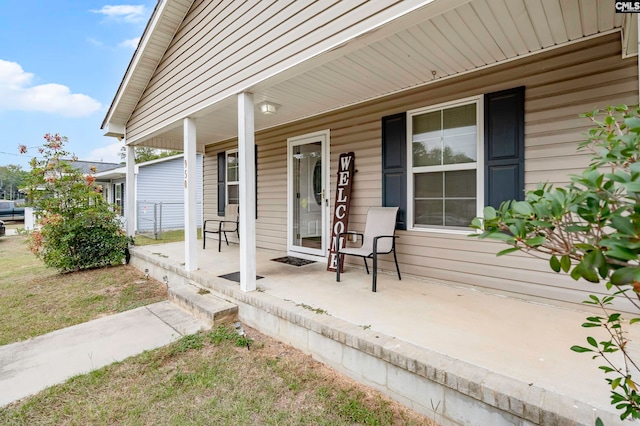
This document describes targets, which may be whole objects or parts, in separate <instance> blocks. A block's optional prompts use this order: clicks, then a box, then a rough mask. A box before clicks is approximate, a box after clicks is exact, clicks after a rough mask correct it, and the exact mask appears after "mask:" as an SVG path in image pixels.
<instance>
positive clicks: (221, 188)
mask: <svg viewBox="0 0 640 426" xmlns="http://www.w3.org/2000/svg"><path fill="white" fill-rule="evenodd" d="M226 183H227V156H226V153H225V152H219V153H218V216H224V208H225V206H226V205H227V201H226V193H227V191H226V190H227V188H226Z"/></svg>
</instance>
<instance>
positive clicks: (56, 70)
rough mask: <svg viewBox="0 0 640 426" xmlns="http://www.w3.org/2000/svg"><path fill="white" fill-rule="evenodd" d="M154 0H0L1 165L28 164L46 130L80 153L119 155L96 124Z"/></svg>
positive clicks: (112, 157) (102, 156) (88, 157)
mask: <svg viewBox="0 0 640 426" xmlns="http://www.w3.org/2000/svg"><path fill="white" fill-rule="evenodd" d="M155 3H156V1H155V0H140V1H137V2H134V1H130V2H126V3H117V2H114V1H109V0H104V1H95V0H0V166H4V165H7V164H18V165H21V166H22V168H23V169H24V170H28V169H29V166H28V162H29V160H30V159H31V158H32V157H33V156H36V155H37V147H38V146H39V145H41V144H42V142H43V141H44V139H43V135H44V134H46V133H60V134H61V135H64V136H67V137H68V138H69V143H68V145H67V148H68V150H69V151H71V152H73V153H75V154H76V155H77V156H78V158H79V159H80V160H96V161H98V160H103V161H115V162H119V161H120V159H119V157H118V155H117V154H118V152H119V150H120V147H121V143H119V142H118V141H117V140H116V139H114V138H107V137H104V136H103V135H102V130H100V125H101V124H102V120H103V118H104V116H105V114H106V111H107V109H108V108H109V105H110V104H111V100H112V99H113V96H114V95H115V93H116V90H117V88H118V85H119V84H120V81H121V80H122V77H123V76H124V72H125V70H126V68H127V65H128V64H129V61H130V60H131V57H132V55H133V52H134V50H135V47H136V46H137V42H138V40H139V37H140V36H141V35H142V32H143V31H144V27H145V25H146V23H147V20H148V19H149V16H150V15H151V13H152V11H153V8H154V6H155ZM21 144H23V145H26V146H27V147H28V148H29V150H28V152H27V154H22V155H20V154H19V153H18V145H21Z"/></svg>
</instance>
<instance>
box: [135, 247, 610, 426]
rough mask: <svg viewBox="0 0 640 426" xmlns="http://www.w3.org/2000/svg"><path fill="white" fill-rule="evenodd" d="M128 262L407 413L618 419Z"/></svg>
mask: <svg viewBox="0 0 640 426" xmlns="http://www.w3.org/2000/svg"><path fill="white" fill-rule="evenodd" d="M132 264H133V265H134V266H136V267H137V268H138V269H141V270H144V269H148V270H149V272H150V274H151V276H153V277H154V278H158V279H161V277H162V276H166V277H168V279H169V280H170V281H172V282H175V283H182V284H185V283H189V282H193V283H195V284H197V285H198V286H201V287H204V288H207V289H209V290H210V291H211V294H213V295H215V296H217V297H219V298H221V299H224V300H227V301H229V302H231V303H233V304H235V305H237V306H238V319H239V320H240V321H242V322H243V323H245V324H247V325H249V326H250V327H253V328H255V329H257V330H259V331H260V332H262V333H264V334H267V335H269V336H271V337H274V338H276V339H278V340H280V341H283V342H285V343H288V344H290V345H292V346H294V347H296V348H298V349H300V350H302V351H303V352H305V353H309V354H311V355H312V356H313V357H314V358H316V359H318V360H320V361H322V362H324V363H326V364H327V365H329V366H331V367H332V368H334V369H336V370H337V371H340V372H342V373H344V374H346V375H348V376H350V377H352V378H354V379H356V380H358V381H360V382H361V383H364V384H366V385H368V386H371V387H372V388H374V389H377V390H379V391H381V392H383V393H385V394H387V395H389V396H390V397H391V398H393V399H395V400H397V401H399V402H400V403H402V404H405V405H406V406H408V407H410V408H412V409H413V410H415V411H417V412H420V413H423V414H425V415H427V416H429V417H432V418H434V419H435V420H436V421H437V422H439V423H440V424H441V425H443V426H447V425H489V424H490V425H505V426H506V425H523V426H525V425H527V426H528V425H536V424H540V425H554V426H555V425H590V426H591V425H593V424H595V420H596V418H597V417H600V418H601V419H602V420H603V422H604V424H619V423H620V419H619V417H618V416H617V415H616V414H615V413H613V412H609V411H603V410H598V409H595V408H594V407H592V406H589V405H587V404H584V403H581V402H580V401H577V400H575V399H574V398H571V397H569V396H567V395H562V394H559V393H555V392H553V391H550V390H548V389H544V388H541V387H539V386H536V385H535V384H530V383H524V382H522V381H520V380H517V379H514V378H512V377H508V376H504V375H501V374H499V373H496V372H493V371H490V370H487V369H485V368H482V367H478V366H475V365H472V364H470V363H467V362H465V361H462V360H459V359H455V358H452V357H449V356H447V355H444V354H441V353H438V352H434V351H432V350H429V349H427V348H424V347H419V346H416V345H414V344H411V343H408V342H405V341H402V340H399V339H396V338H395V337H393V336H388V335H385V334H383V333H380V332H378V331H375V330H371V329H368V328H366V327H363V326H360V325H356V324H351V323H348V322H346V321H343V320H340V319H338V318H335V317H332V316H330V315H329V314H327V313H319V312H316V311H313V310H310V309H305V308H304V307H302V306H298V305H296V304H295V303H294V302H292V301H290V300H283V299H279V298H277V297H275V296H272V295H270V294H268V293H265V292H261V291H256V292H251V293H245V292H242V291H241V290H240V288H239V287H238V285H237V284H233V283H229V282H228V281H227V280H224V279H221V278H218V277H215V276H213V275H212V274H208V273H206V272H204V271H194V272H186V271H184V268H182V267H181V265H180V264H179V263H178V262H176V261H174V260H171V259H169V258H167V257H163V256H161V255H149V254H147V253H144V252H143V251H139V250H136V249H135V248H134V249H133V250H132Z"/></svg>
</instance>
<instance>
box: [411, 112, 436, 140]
mask: <svg viewBox="0 0 640 426" xmlns="http://www.w3.org/2000/svg"><path fill="white" fill-rule="evenodd" d="M441 129H442V111H434V112H429V113H427V114H420V115H415V116H413V136H414V138H415V137H423V134H424V133H432V132H437V133H440V130H441ZM426 137H434V136H433V135H431V136H428V135H427V136H426Z"/></svg>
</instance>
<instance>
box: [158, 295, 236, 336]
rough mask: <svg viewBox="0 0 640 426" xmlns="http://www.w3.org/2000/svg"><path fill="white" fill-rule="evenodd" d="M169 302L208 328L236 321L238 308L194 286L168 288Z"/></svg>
mask: <svg viewBox="0 0 640 426" xmlns="http://www.w3.org/2000/svg"><path fill="white" fill-rule="evenodd" d="M168 292H169V300H170V301H172V302H173V303H175V304H176V305H178V306H180V307H182V308H183V309H186V310H187V311H188V312H190V313H191V314H192V315H193V316H195V317H196V318H199V319H201V320H204V321H206V322H207V323H208V324H209V325H210V326H216V325H219V324H222V323H225V322H233V321H235V320H237V319H238V306H237V305H235V304H233V303H231V302H228V301H226V300H223V299H221V298H219V297H216V296H214V295H212V294H211V293H209V291H208V290H204V289H201V288H199V287H196V286H194V285H182V286H177V287H169V291H168Z"/></svg>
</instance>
